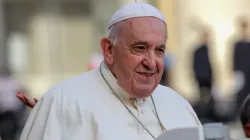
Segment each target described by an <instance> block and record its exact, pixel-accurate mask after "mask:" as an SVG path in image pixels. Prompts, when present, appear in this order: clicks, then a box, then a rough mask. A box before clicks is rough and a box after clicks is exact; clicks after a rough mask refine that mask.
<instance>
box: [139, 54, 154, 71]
mask: <svg viewBox="0 0 250 140" xmlns="http://www.w3.org/2000/svg"><path fill="white" fill-rule="evenodd" d="M155 57H156V56H155V54H154V52H148V53H146V54H145V58H144V60H143V61H142V63H143V65H144V66H145V67H146V68H147V69H149V70H155V67H156V58H155Z"/></svg>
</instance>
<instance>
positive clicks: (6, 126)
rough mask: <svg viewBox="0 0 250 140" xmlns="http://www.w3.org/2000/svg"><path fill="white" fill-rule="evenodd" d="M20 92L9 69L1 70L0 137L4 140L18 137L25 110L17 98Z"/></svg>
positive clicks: (12, 139)
mask: <svg viewBox="0 0 250 140" xmlns="http://www.w3.org/2000/svg"><path fill="white" fill-rule="evenodd" d="M20 90H21V87H20V86H19V84H18V82H17V81H16V80H15V79H14V78H13V77H12V76H11V72H10V70H9V69H8V68H7V67H4V68H2V69H0V137H1V138H2V139H3V140H14V139H15V137H16V133H17V131H18V127H19V120H20V119H21V117H22V115H21V114H20V112H22V111H21V110H22V109H23V104H22V103H21V102H20V101H19V100H18V99H16V96H15V95H16V92H19V91H20Z"/></svg>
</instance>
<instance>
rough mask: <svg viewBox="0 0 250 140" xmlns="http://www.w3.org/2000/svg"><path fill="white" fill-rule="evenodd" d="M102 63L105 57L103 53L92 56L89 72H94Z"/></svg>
mask: <svg viewBox="0 0 250 140" xmlns="http://www.w3.org/2000/svg"><path fill="white" fill-rule="evenodd" d="M102 61H103V55H102V54H101V53H94V54H92V55H91V56H90V59H89V63H88V70H92V69H95V68H97V67H99V66H100V64H101V63H102Z"/></svg>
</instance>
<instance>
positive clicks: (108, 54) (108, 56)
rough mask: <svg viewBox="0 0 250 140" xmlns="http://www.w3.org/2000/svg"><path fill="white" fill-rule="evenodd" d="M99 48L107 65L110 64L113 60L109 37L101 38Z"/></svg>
mask: <svg viewBox="0 0 250 140" xmlns="http://www.w3.org/2000/svg"><path fill="white" fill-rule="evenodd" d="M101 49H102V53H103V56H104V60H105V62H106V63H107V65H112V64H113V62H114V58H113V45H112V42H111V41H110V39H109V38H103V39H102V40H101Z"/></svg>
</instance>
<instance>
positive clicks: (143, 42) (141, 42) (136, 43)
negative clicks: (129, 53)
mask: <svg viewBox="0 0 250 140" xmlns="http://www.w3.org/2000/svg"><path fill="white" fill-rule="evenodd" d="M135 45H145V46H147V45H148V42H146V41H136V42H134V43H133V44H132V46H135Z"/></svg>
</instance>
